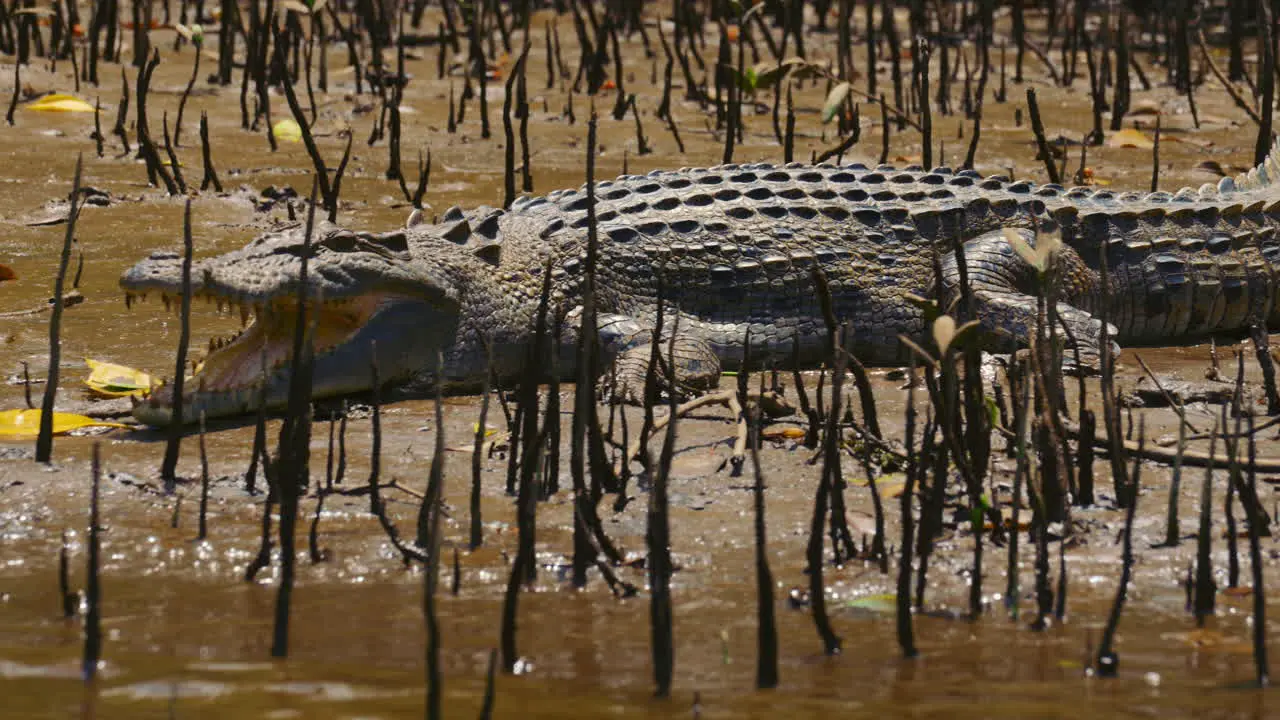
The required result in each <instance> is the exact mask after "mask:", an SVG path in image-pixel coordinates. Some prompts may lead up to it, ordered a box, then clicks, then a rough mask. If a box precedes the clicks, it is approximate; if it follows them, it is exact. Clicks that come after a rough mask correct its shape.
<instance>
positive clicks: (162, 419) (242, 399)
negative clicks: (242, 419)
mask: <svg viewBox="0 0 1280 720" xmlns="http://www.w3.org/2000/svg"><path fill="white" fill-rule="evenodd" d="M275 396H276V393H272V392H270V391H268V392H267V395H266V408H267V409H271V408H272V407H273V404H272V401H273V400H274V399H275ZM262 399H263V396H262V391H261V389H260V388H257V387H246V388H240V389H236V390H227V391H223V392H212V393H210V392H203V393H202V392H196V393H194V394H190V395H188V394H186V393H184V394H183V401H182V416H181V417H180V418H179V421H180V422H181V424H184V425H193V424H195V423H198V422H200V420H201V418H202V417H203V419H205V420H212V419H214V418H222V417H230V416H235V415H245V414H248V413H252V412H256V411H257V410H258V408H259V406H260V404H261V401H262ZM133 417H134V419H136V420H137V421H138V422H141V423H144V424H146V425H152V426H167V425H172V424H173V420H174V408H173V404H172V403H171V402H167V401H161V400H160V399H159V398H146V399H143V400H141V401H139V402H138V403H137V404H136V405H134V407H133Z"/></svg>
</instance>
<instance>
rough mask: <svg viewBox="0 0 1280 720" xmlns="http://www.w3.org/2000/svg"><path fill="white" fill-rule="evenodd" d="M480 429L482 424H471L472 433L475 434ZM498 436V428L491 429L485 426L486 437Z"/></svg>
mask: <svg viewBox="0 0 1280 720" xmlns="http://www.w3.org/2000/svg"><path fill="white" fill-rule="evenodd" d="M479 429H480V423H471V432H473V433H474V432H476V431H478V430H479ZM496 434H498V430H497V429H496V428H491V427H489V426H488V425H485V426H484V436H485V437H492V436H493V435H496Z"/></svg>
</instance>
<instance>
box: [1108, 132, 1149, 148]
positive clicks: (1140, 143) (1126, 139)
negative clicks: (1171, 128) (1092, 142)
mask: <svg viewBox="0 0 1280 720" xmlns="http://www.w3.org/2000/svg"><path fill="white" fill-rule="evenodd" d="M1107 147H1113V148H1143V149H1148V150H1149V149H1151V148H1153V147H1155V143H1154V142H1152V141H1151V138H1149V137H1147V136H1146V134H1145V133H1143V132H1142V131H1141V130H1135V129H1133V128H1125V129H1124V130H1120V131H1118V132H1114V133H1112V134H1111V137H1110V138H1108V139H1107Z"/></svg>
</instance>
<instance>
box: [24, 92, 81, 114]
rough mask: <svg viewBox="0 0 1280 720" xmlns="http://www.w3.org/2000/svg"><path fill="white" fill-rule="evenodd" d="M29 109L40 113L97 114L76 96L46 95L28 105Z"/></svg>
mask: <svg viewBox="0 0 1280 720" xmlns="http://www.w3.org/2000/svg"><path fill="white" fill-rule="evenodd" d="M27 109H28V110H38V111H40V112H81V113H84V112H88V113H91V112H96V111H95V110H94V107H93V106H92V105H90V104H89V103H87V102H85V101H84V100H81V99H80V98H78V97H76V96H74V95H63V94H61V93H54V94H52V95H45V96H44V97H42V98H40V99H39V100H36V101H35V102H33V103H31V104H29V105H27Z"/></svg>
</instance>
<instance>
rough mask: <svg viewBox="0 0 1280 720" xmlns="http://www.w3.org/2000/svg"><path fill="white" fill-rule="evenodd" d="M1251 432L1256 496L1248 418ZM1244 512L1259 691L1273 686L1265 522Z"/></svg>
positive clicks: (1253, 486) (1253, 485) (1252, 508)
mask: <svg viewBox="0 0 1280 720" xmlns="http://www.w3.org/2000/svg"><path fill="white" fill-rule="evenodd" d="M1249 431H1250V432H1249V490H1250V491H1251V494H1254V495H1256V494H1257V490H1258V475H1257V472H1256V471H1255V470H1254V469H1253V458H1254V454H1255V453H1256V451H1257V443H1256V441H1255V438H1254V434H1253V416H1252V415H1250V416H1249ZM1245 510H1246V511H1247V512H1248V513H1249V569H1250V571H1251V572H1252V575H1253V662H1254V666H1255V667H1256V669H1257V681H1258V687H1267V686H1268V685H1270V684H1271V669H1270V667H1269V666H1268V662H1267V591H1266V588H1265V587H1263V582H1262V579H1263V573H1264V568H1263V566H1262V547H1261V545H1260V544H1259V542H1258V536H1259V535H1260V534H1261V529H1260V526H1261V525H1263V524H1264V520H1263V518H1262V517H1259V513H1258V512H1256V508H1255V506H1254V505H1251V504H1250V503H1245Z"/></svg>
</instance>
